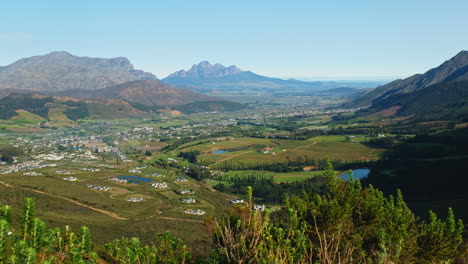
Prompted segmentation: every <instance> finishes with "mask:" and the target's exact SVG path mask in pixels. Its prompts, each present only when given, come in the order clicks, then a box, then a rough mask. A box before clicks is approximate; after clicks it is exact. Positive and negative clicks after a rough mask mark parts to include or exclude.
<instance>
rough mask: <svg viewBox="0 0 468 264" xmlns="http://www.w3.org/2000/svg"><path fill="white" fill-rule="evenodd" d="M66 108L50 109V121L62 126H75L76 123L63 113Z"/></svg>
mask: <svg viewBox="0 0 468 264" xmlns="http://www.w3.org/2000/svg"><path fill="white" fill-rule="evenodd" d="M64 111H65V108H49V114H48V117H49V120H50V121H53V122H57V123H60V124H74V123H75V121H73V120H71V119H69V118H68V117H67V116H66V115H65V114H64V113H63V112H64Z"/></svg>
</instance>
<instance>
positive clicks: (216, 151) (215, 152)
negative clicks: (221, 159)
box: [213, 149, 231, 154]
mask: <svg viewBox="0 0 468 264" xmlns="http://www.w3.org/2000/svg"><path fill="white" fill-rule="evenodd" d="M229 152H231V151H227V150H219V149H218V150H215V151H214V152H213V153H214V154H224V153H229Z"/></svg>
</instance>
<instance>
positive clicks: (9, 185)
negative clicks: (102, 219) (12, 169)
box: [0, 181, 130, 220]
mask: <svg viewBox="0 0 468 264" xmlns="http://www.w3.org/2000/svg"><path fill="white" fill-rule="evenodd" d="M0 184H2V185H4V186H6V187H8V188H20V189H23V190H29V191H33V192H35V193H40V194H43V195H48V196H51V197H55V198H59V199H62V200H65V201H68V202H70V203H73V204H75V205H78V206H81V207H84V208H87V209H91V210H93V211H96V212H99V213H101V214H105V215H107V216H110V217H112V218H114V219H117V220H130V219H128V218H125V217H121V216H119V215H117V214H115V213H112V212H109V211H106V210H102V209H99V208H95V207H92V206H89V205H86V204H82V203H80V202H77V201H75V200H72V199H70V198H67V197H63V196H60V195H56V194H51V193H47V192H43V191H39V190H35V189H32V188H26V187H15V186H12V185H11V184H8V183H6V182H3V181H0Z"/></svg>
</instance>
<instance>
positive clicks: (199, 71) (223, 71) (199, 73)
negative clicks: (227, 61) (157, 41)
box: [168, 61, 242, 79]
mask: <svg viewBox="0 0 468 264" xmlns="http://www.w3.org/2000/svg"><path fill="white" fill-rule="evenodd" d="M241 72H242V71H241V70H240V69H239V68H237V67H236V66H234V65H232V66H229V67H225V66H223V65H222V64H219V63H216V64H211V63H210V62H209V61H201V62H200V63H198V64H194V65H192V67H191V68H190V70H188V71H185V70H180V71H178V72H175V73H173V74H171V75H169V76H168V77H179V78H187V79H211V78H221V77H224V76H228V75H235V74H238V73H241Z"/></svg>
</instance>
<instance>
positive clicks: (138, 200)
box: [127, 197, 143, 203]
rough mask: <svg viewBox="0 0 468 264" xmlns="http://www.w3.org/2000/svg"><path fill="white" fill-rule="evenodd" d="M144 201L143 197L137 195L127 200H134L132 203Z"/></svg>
mask: <svg viewBox="0 0 468 264" xmlns="http://www.w3.org/2000/svg"><path fill="white" fill-rule="evenodd" d="M142 201H143V198H141V197H137V198H135V197H132V198H130V199H128V200H127V202H132V203H138V202H142Z"/></svg>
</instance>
